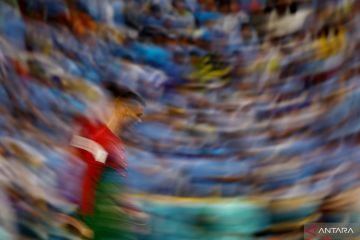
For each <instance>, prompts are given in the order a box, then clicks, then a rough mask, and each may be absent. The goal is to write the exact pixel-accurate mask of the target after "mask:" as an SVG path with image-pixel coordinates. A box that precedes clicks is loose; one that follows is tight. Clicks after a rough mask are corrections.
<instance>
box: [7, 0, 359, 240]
mask: <svg viewBox="0 0 360 240" xmlns="http://www.w3.org/2000/svg"><path fill="white" fill-rule="evenodd" d="M359 10H360V4H359V1H356V0H326V1H325V0H324V1H322V0H126V1H125V0H92V1H89V0H31V1H28V0H0V81H1V85H0V98H1V101H0V103H1V105H0V111H1V114H0V126H1V128H0V158H1V160H0V205H1V211H0V239H1V240H2V239H4V240H6V239H71V240H72V239H82V238H86V237H87V238H91V233H89V232H91V229H87V227H86V226H85V225H83V224H82V223H81V222H77V221H76V220H75V218H73V217H74V216H73V214H74V212H76V208H77V205H78V203H79V198H80V192H81V189H80V188H81V187H80V186H81V181H82V176H83V173H84V169H85V168H86V166H84V163H83V162H82V161H80V160H79V159H77V157H76V156H75V155H73V154H72V152H71V151H70V150H69V142H70V139H71V136H72V134H73V132H74V131H76V129H77V126H76V123H75V122H76V121H75V119H76V118H78V117H79V116H86V117H87V118H90V119H91V118H96V119H98V118H100V119H101V118H102V117H103V116H104V115H106V113H107V112H108V111H109V98H108V96H107V94H106V92H105V91H104V89H103V88H102V87H101V86H102V85H101V84H102V83H103V82H105V81H114V82H117V83H120V84H122V85H125V86H127V87H128V88H130V89H132V90H134V91H136V92H138V93H140V94H141V95H142V96H143V97H144V98H145V99H146V103H147V107H146V110H145V111H146V115H145V117H144V119H143V121H142V122H141V123H139V124H137V125H134V126H130V127H129V128H127V129H126V130H125V131H123V132H121V133H119V135H121V136H122V138H123V140H124V142H125V143H126V152H127V159H128V165H129V166H128V176H127V179H126V181H127V184H128V187H129V191H130V192H131V196H132V197H133V198H134V200H133V201H136V202H139V204H140V206H141V208H142V211H144V213H146V214H148V215H149V223H148V224H147V226H146V229H144V228H143V227H141V230H138V232H139V235H141V236H139V237H138V238H139V239H145V240H147V239H148V240H150V239H151V240H184V239H204V240H205V239H206V240H211V239H244V240H246V239H255V237H252V236H255V235H257V236H256V239H302V237H303V235H302V234H301V231H302V229H301V227H302V226H303V224H304V223H306V222H312V221H322V222H358V221H359V216H360V206H359V202H358V199H357V197H358V196H359V190H360V189H359V183H360V181H359V180H360V174H359V172H360V171H359V170H360V162H359V159H358V157H360V149H359V141H360V138H359V135H358V133H359V131H360V119H359V117H360V112H359V108H358V106H359V104H360V88H359V87H360V85H359V83H360V81H358V80H359V70H360V54H359V49H360V44H359V40H360V18H359ZM74 222H75V223H74ZM69 224H70V225H71V224H72V226H73V227H74V226H75V228H76V229H75V230H76V231H75V230H74V229H70V228H69V227H68V225H69ZM285 233H286V234H285ZM277 234H279V238H274V237H273V236H274V235H277ZM282 234H284V235H282Z"/></svg>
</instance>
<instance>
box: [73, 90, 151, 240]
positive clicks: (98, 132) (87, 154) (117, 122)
mask: <svg viewBox="0 0 360 240" xmlns="http://www.w3.org/2000/svg"><path fill="white" fill-rule="evenodd" d="M105 87H106V89H107V91H108V92H109V93H110V96H111V99H112V100H111V102H112V103H111V104H112V108H113V111H112V114H110V116H109V117H108V118H106V119H104V120H103V121H100V120H97V119H95V120H93V119H86V118H80V119H78V123H79V126H80V130H79V132H78V133H77V134H75V135H74V137H73V139H72V142H71V144H72V146H73V147H74V148H75V149H76V152H77V154H78V156H80V158H81V159H82V160H83V161H84V162H85V163H86V165H87V170H86V172H85V176H84V179H83V185H82V197H81V202H80V209H79V210H80V215H81V216H82V219H83V220H84V221H85V222H86V223H87V224H88V225H89V227H90V228H91V229H92V230H93V231H94V233H95V239H107V238H109V239H113V238H114V237H115V238H116V239H120V238H119V237H121V239H132V237H131V234H130V233H129V232H128V231H126V228H127V227H126V226H128V221H127V220H126V219H127V216H126V215H127V214H126V213H128V212H131V211H133V209H132V210H131V211H124V209H121V207H124V206H119V203H121V202H122V201H121V195H122V189H121V186H122V185H123V184H122V181H123V180H122V179H123V176H124V175H125V169H126V166H127V163H126V160H125V153H124V147H123V144H122V142H121V140H120V139H119V137H118V136H117V134H118V133H119V132H120V131H121V129H122V128H123V127H125V126H127V125H128V124H131V123H133V122H134V121H137V120H139V119H140V117H141V116H142V114H143V108H144V105H145V104H144V101H143V100H142V99H141V97H139V96H138V95H137V94H135V93H134V92H132V91H130V90H129V89H127V88H125V87H121V86H118V85H117V84H116V83H107V84H106V85H105ZM126 208H129V206H126Z"/></svg>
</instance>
